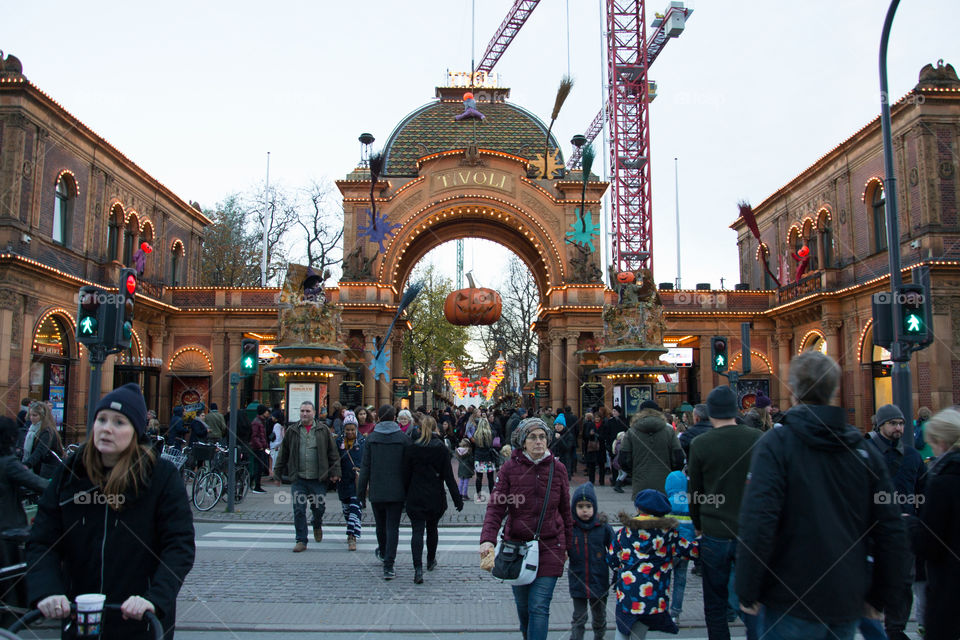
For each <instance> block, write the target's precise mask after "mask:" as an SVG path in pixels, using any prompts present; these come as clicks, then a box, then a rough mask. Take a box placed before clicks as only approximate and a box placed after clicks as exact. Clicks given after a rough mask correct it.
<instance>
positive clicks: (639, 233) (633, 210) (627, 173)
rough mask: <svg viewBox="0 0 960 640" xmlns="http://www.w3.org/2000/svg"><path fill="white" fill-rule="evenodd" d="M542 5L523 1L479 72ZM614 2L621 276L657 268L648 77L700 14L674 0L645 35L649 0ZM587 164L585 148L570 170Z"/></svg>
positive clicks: (611, 76)
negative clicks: (646, 0) (583, 157)
mask: <svg viewBox="0 0 960 640" xmlns="http://www.w3.org/2000/svg"><path fill="white" fill-rule="evenodd" d="M538 1H539V0H516V1H515V2H514V4H513V6H512V7H511V8H510V10H509V11H508V13H507V17H506V19H505V20H504V21H503V23H502V24H501V25H500V28H499V29H498V30H497V33H496V34H495V35H494V37H493V39H492V40H491V41H490V44H489V45H488V46H487V50H486V52H485V53H484V56H483V59H482V60H481V62H480V65H479V66H478V67H477V70H478V71H487V72H489V71H490V70H492V69H493V66H494V65H495V64H496V63H497V61H498V60H499V59H500V56H501V55H503V52H504V51H505V50H506V48H507V47H508V46H509V45H510V42H511V41H512V40H513V38H514V37H515V36H516V34H517V32H518V31H519V30H520V27H522V26H523V24H524V22H526V20H527V18H529V17H530V13H531V12H532V11H533V9H534V8H536V6H537V4H538ZM606 2H607V16H606V17H607V84H608V97H607V105H606V109H605V111H606V115H607V120H608V123H609V124H608V126H609V129H610V178H611V202H612V210H613V219H612V226H613V254H612V259H611V262H612V263H613V264H614V265H615V266H616V269H617V270H619V271H635V270H636V269H639V268H650V267H652V265H653V251H652V249H653V244H652V241H653V224H652V223H653V215H652V207H651V201H650V119H649V107H650V95H649V85H648V74H647V72H648V70H649V69H650V65H651V64H653V62H654V60H656V59H657V56H659V55H660V52H661V51H663V47H664V46H665V45H666V43H667V42H668V41H669V39H670V38H674V37H677V36H679V35H680V33H682V32H683V29H684V25H685V22H686V19H687V18H688V17H689V16H690V14H691V13H693V10H692V9H687V8H685V7H684V6H683V3H682V2H676V1H672V2H670V6H669V7H668V8H667V10H666V12H665V13H664V15H663V16H657V19H656V20H655V21H654V22H653V24H652V27H653V33H652V34H651V36H650V38H649V39H648V38H647V34H646V30H647V29H646V17H645V16H646V10H645V6H644V0H606ZM603 116H604V110H601V111H600V113H599V114H597V116H596V117H595V118H594V119H593V122H591V123H590V126H589V127H588V128H587V131H586V132H585V134H584V135H585V136H586V138H587V140H588V141H592V140H594V139H595V138H596V137H597V135H599V133H600V131H601V130H602V129H603ZM579 160H580V152H579V149H578V150H577V151H576V152H574V154H573V155H572V156H571V158H570V162H569V163H568V166H569V167H570V168H573V167H575V166H576V165H577V164H578V162H579Z"/></svg>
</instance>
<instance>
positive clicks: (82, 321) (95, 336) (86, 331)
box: [77, 285, 109, 345]
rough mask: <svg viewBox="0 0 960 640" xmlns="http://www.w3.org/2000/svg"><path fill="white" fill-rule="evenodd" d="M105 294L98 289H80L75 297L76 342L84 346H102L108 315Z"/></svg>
mask: <svg viewBox="0 0 960 640" xmlns="http://www.w3.org/2000/svg"><path fill="white" fill-rule="evenodd" d="M107 295H108V294H107V292H106V291H104V290H103V289H101V288H100V287H94V286H92V285H86V286H83V287H80V293H79V294H78V296H77V299H78V306H77V342H79V343H80V344H85V345H92V344H102V343H103V342H104V341H105V340H106V338H107V329H108V326H107V325H108V324H109V322H108V319H107V315H108V313H109V309H108V306H107V305H106V304H104V303H105V302H106V300H107Z"/></svg>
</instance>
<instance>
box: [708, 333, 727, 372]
mask: <svg viewBox="0 0 960 640" xmlns="http://www.w3.org/2000/svg"><path fill="white" fill-rule="evenodd" d="M710 346H711V349H710V350H711V357H710V359H711V364H712V366H713V370H714V371H716V372H717V373H723V372H724V371H726V370H727V367H728V365H729V364H730V359H729V355H728V353H727V339H726V338H725V337H723V336H713V338H711V339H710Z"/></svg>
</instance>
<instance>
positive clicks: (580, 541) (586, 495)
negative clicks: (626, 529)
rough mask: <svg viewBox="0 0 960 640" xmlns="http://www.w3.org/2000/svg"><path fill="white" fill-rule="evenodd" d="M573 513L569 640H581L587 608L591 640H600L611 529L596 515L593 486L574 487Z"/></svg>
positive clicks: (605, 519) (568, 575)
mask: <svg viewBox="0 0 960 640" xmlns="http://www.w3.org/2000/svg"><path fill="white" fill-rule="evenodd" d="M570 507H571V511H573V514H574V516H575V517H574V519H573V525H574V526H573V540H572V542H571V545H570V549H569V555H570V569H569V571H568V572H567V578H568V579H569V581H570V597H571V598H573V621H572V622H571V624H572V625H573V627H572V629H571V630H570V640H583V633H584V630H585V628H586V625H587V606H588V605H589V608H590V612H591V616H592V617H593V638H594V640H603V634H604V631H605V630H606V627H607V592H608V591H609V589H610V571H609V569H608V568H607V563H606V555H607V548H608V547H609V546H610V544H611V543H612V542H613V536H614V533H613V528H612V527H611V526H610V525H609V524H607V516H606V515H604V514H602V513H598V512H597V494H596V492H595V491H594V489H593V484H591V483H589V482H587V483H586V484H583V485H581V486H579V487H577V488H576V489H575V490H574V492H573V497H572V498H571V500H570Z"/></svg>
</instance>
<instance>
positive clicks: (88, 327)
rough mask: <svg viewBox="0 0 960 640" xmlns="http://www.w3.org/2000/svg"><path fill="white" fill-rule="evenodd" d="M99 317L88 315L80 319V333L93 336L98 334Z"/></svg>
mask: <svg viewBox="0 0 960 640" xmlns="http://www.w3.org/2000/svg"><path fill="white" fill-rule="evenodd" d="M97 326H98V324H97V319H96V318H94V317H93V316H87V317H86V318H84V319H83V320H81V321H80V335H82V336H85V337H93V336H95V335H97Z"/></svg>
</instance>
